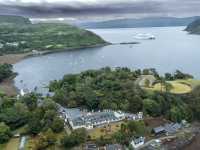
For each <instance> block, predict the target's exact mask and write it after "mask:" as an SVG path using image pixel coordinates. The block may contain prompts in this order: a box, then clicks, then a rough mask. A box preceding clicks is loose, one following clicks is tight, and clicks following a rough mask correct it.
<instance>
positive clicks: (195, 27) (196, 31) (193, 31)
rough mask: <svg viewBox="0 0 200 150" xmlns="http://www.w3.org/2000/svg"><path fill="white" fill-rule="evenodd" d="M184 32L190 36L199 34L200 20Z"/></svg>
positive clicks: (191, 24)
mask: <svg viewBox="0 0 200 150" xmlns="http://www.w3.org/2000/svg"><path fill="white" fill-rule="evenodd" d="M185 30H186V31H188V32H189V33H191V34H200V19H197V20H195V21H193V22H192V23H190V24H189V25H188V26H187V28H186V29H185Z"/></svg>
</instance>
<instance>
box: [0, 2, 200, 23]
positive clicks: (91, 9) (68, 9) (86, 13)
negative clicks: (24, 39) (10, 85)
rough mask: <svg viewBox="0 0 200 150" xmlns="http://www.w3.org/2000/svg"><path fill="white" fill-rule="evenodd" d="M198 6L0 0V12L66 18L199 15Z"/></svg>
mask: <svg viewBox="0 0 200 150" xmlns="http://www.w3.org/2000/svg"><path fill="white" fill-rule="evenodd" d="M199 8H200V0H0V14H6V15H22V16H26V17H30V18H68V19H70V20H95V19H99V20H101V19H102V20H105V19H113V18H140V17H155V16H173V17H185V16H199V15H200V9H199Z"/></svg>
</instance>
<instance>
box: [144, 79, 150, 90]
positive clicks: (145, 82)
mask: <svg viewBox="0 0 200 150" xmlns="http://www.w3.org/2000/svg"><path fill="white" fill-rule="evenodd" d="M144 86H145V87H147V88H149V87H150V81H149V80H148V79H145V81H144Z"/></svg>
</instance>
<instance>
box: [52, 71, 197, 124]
mask: <svg viewBox="0 0 200 150" xmlns="http://www.w3.org/2000/svg"><path fill="white" fill-rule="evenodd" d="M141 74H153V75H154V76H156V77H157V80H158V82H159V81H162V80H166V79H165V78H167V79H168V77H169V73H168V74H166V75H165V76H166V77H161V76H159V75H158V73H157V72H156V70H155V69H145V70H143V71H141V70H136V71H131V70H130V69H128V68H116V69H111V68H109V67H106V68H102V69H100V70H88V71H85V72H82V73H80V74H74V75H73V74H71V75H65V76H64V77H63V79H62V80H59V81H52V82H51V83H50V86H49V89H50V91H52V92H54V93H55V95H54V96H53V100H54V101H55V102H57V103H60V104H61V105H64V106H67V107H83V108H87V109H89V110H102V109H113V110H123V111H126V112H131V113H136V112H139V111H144V112H145V114H146V115H150V116H153V117H156V116H165V117H166V118H168V119H170V120H172V121H178V122H179V121H181V120H182V119H186V120H190V121H191V120H193V119H195V118H198V115H196V113H195V112H194V110H195V109H194V108H193V107H197V106H198V105H193V104H192V103H191V102H192V100H196V102H198V99H194V98H191V97H193V95H192V94H185V95H176V94H171V93H169V92H152V91H146V90H143V89H141V88H140V87H139V86H138V85H137V84H135V81H136V79H137V77H139V76H140V75H141ZM189 77H192V76H191V75H188V74H184V73H182V72H180V71H176V72H175V73H174V74H173V75H172V74H170V79H171V80H172V79H173V80H174V79H187V78H189ZM194 92H195V93H196V92H198V91H196V89H195V90H194ZM188 99H192V100H190V101H188ZM155 108H156V109H155Z"/></svg>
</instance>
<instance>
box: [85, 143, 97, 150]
mask: <svg viewBox="0 0 200 150" xmlns="http://www.w3.org/2000/svg"><path fill="white" fill-rule="evenodd" d="M86 150H98V147H97V145H96V144H92V143H91V144H86Z"/></svg>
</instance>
